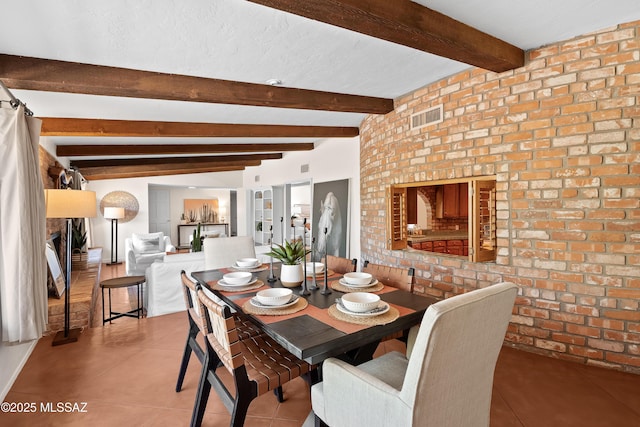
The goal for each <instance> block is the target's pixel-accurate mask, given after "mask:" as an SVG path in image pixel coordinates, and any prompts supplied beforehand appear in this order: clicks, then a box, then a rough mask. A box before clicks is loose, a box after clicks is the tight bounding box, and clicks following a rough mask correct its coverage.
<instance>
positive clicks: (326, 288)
mask: <svg viewBox="0 0 640 427" xmlns="http://www.w3.org/2000/svg"><path fill="white" fill-rule="evenodd" d="M324 241H325V243H326V241H327V227H325V228H324ZM328 269H329V266H328V265H327V245H326V244H325V245H324V288H323V289H322V291H320V293H321V294H322V295H329V294H330V293H331V291H330V290H329V279H328V277H327V270H328Z"/></svg>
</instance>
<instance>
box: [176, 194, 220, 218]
mask: <svg viewBox="0 0 640 427" xmlns="http://www.w3.org/2000/svg"><path fill="white" fill-rule="evenodd" d="M184 214H185V216H186V219H187V221H188V222H190V223H195V222H202V223H217V222H218V199H184Z"/></svg>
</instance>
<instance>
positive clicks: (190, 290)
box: [176, 270, 282, 401]
mask: <svg viewBox="0 0 640 427" xmlns="http://www.w3.org/2000/svg"><path fill="white" fill-rule="evenodd" d="M180 278H181V280H182V290H183V294H184V301H185V305H186V306H187V317H188V319H189V332H188V334H187V343H186V344H185V346H184V353H183V354H182V362H181V363H180V372H179V373H178V382H177V383H176V391H177V392H179V391H180V390H182V383H183V382H184V376H185V374H186V373H187V367H188V365H189V360H190V359H191V353H193V354H195V355H196V357H197V358H198V360H199V361H200V363H204V358H205V352H204V350H203V349H202V347H200V344H198V341H197V336H198V333H199V332H200V330H201V329H202V326H203V325H202V324H201V316H200V303H199V302H198V297H197V295H196V283H195V282H193V281H192V280H191V279H189V277H188V276H187V273H186V272H185V271H184V270H183V271H182V272H181V273H180ZM233 317H234V319H235V321H236V326H237V332H238V337H239V338H240V339H248V338H251V337H254V336H258V335H262V334H263V332H262V330H261V329H260V328H259V327H257V326H255V325H254V324H253V323H252V322H251V321H250V320H249V319H248V318H246V316H243V315H242V314H240V313H234V314H233ZM276 396H277V397H278V400H280V401H282V397H281V396H282V389H280V390H277V392H276Z"/></svg>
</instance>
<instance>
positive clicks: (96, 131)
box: [40, 117, 360, 138]
mask: <svg viewBox="0 0 640 427" xmlns="http://www.w3.org/2000/svg"><path fill="white" fill-rule="evenodd" d="M40 119H41V120H42V129H41V130H40V135H41V136H111V137H125V136H130V137H183V138H341V137H353V136H358V134H359V133H360V130H359V129H358V128H357V127H341V126H299V125H257V124H235V123H186V122H152V121H142V120H106V119H74V118H59V117H41V118H40Z"/></svg>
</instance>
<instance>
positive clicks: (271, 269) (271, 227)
mask: <svg viewBox="0 0 640 427" xmlns="http://www.w3.org/2000/svg"><path fill="white" fill-rule="evenodd" d="M269 231H271V239H270V240H269V249H270V250H269V252H272V251H273V225H270V226H269ZM276 280H278V278H277V277H276V276H275V275H274V274H273V257H269V277H268V278H267V282H269V283H273V282H275V281H276Z"/></svg>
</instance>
